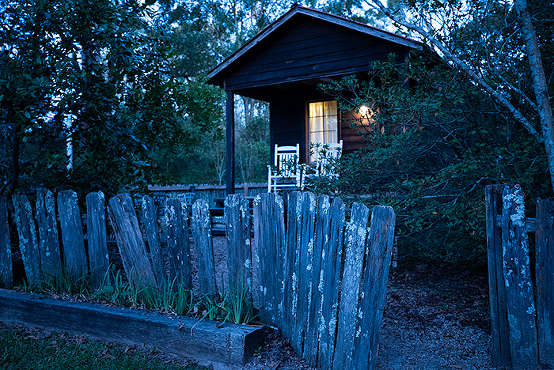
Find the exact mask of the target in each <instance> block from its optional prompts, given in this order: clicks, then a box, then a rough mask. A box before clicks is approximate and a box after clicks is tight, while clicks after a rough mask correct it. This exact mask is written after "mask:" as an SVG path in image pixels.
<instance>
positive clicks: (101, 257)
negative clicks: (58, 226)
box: [86, 191, 110, 287]
mask: <svg viewBox="0 0 554 370" xmlns="http://www.w3.org/2000/svg"><path fill="white" fill-rule="evenodd" d="M86 203H87V240H88V256H89V262H90V273H91V277H92V281H93V283H94V284H95V286H96V287H100V285H101V284H102V279H103V278H104V276H105V275H106V273H107V272H108V270H109V268H110V258H109V256H108V234H107V231H106V204H105V198H104V193H102V192H101V191H99V192H95V193H90V194H87V197H86Z"/></svg>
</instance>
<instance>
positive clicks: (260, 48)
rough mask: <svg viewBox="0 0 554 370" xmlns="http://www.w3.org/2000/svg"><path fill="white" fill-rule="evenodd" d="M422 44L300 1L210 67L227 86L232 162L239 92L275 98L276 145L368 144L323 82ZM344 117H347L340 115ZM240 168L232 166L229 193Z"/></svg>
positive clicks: (363, 71) (303, 154) (303, 155)
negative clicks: (320, 86) (324, 89)
mask: <svg viewBox="0 0 554 370" xmlns="http://www.w3.org/2000/svg"><path fill="white" fill-rule="evenodd" d="M421 48H422V44H420V43H419V42H416V41H414V40H411V39H408V38H405V37H402V36H399V35H396V34H393V33H390V32H388V31H384V30H381V29H378V28H375V27H371V26H368V25H366V24H363V23H358V22H353V21H351V20H348V19H346V18H343V17H339V16H335V15H332V14H329V13H325V12H321V11H318V10H314V9H310V8H306V7H302V6H298V5H295V6H293V7H292V8H291V9H290V10H289V11H288V12H287V13H285V14H284V15H283V16H282V17H280V18H279V19H277V20H276V21H275V22H273V23H272V24H270V25H269V26H267V27H266V28H265V29H264V30H262V31H261V32H260V33H259V34H258V35H256V36H255V37H254V38H252V39H251V40H250V41H248V42H247V43H245V44H244V45H243V46H242V47H241V48H240V49H238V50H237V51H236V52H235V53H233V54H232V55H231V56H229V57H228V58H227V59H226V60H225V61H223V62H222V63H221V64H220V65H218V66H217V67H216V68H215V69H214V70H213V71H211V72H210V74H209V77H210V79H209V83H211V84H214V85H217V86H220V87H222V88H223V89H225V91H226V92H227V117H226V121H227V122H226V128H227V168H228V169H229V168H233V169H234V94H238V95H242V96H247V97H250V98H254V99H258V100H264V101H267V102H269V112H270V140H271V147H273V146H274V144H278V145H296V144H300V161H301V162H308V161H309V160H310V158H309V157H308V156H309V154H308V152H309V144H310V143H317V142H319V143H323V144H326V143H332V142H338V141H339V140H343V152H344V153H348V152H351V151H353V150H355V149H357V148H359V147H360V146H361V145H363V143H364V142H363V140H362V138H361V137H360V136H359V134H358V130H356V129H352V128H350V123H348V122H342V120H341V114H340V112H339V111H338V109H337V103H336V101H335V100H334V99H333V98H332V97H330V96H328V95H326V94H324V93H323V92H321V91H319V90H318V88H317V84H319V83H321V82H329V81H331V80H333V79H339V78H341V77H343V76H348V75H352V74H359V75H360V76H364V75H365V76H367V72H368V71H369V68H370V63H371V62H374V61H381V60H383V61H384V60H387V59H388V56H389V54H391V53H395V55H396V56H397V58H398V59H399V61H400V62H401V61H404V60H405V59H406V58H407V56H408V53H409V52H410V51H411V50H413V49H421ZM341 122H342V123H341ZM234 180H235V179H234V171H227V178H226V181H227V190H228V193H231V192H233V189H234V186H233V184H234V182H235V181H234Z"/></svg>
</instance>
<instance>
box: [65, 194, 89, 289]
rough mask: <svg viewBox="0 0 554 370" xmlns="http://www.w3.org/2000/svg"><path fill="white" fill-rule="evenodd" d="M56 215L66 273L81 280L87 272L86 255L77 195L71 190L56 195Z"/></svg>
mask: <svg viewBox="0 0 554 370" xmlns="http://www.w3.org/2000/svg"><path fill="white" fill-rule="evenodd" d="M58 215H59V217H60V230H61V233H62V247H63V255H64V263H65V265H66V267H67V273H68V274H69V276H71V277H72V278H74V279H78V278H81V277H83V276H85V275H86V274H87V272H88V268H87V255H86V250H85V238H84V236H83V222H82V221H81V213H80V211H79V205H78V199H77V193H75V192H74V191H73V190H65V191H62V192H60V193H58Z"/></svg>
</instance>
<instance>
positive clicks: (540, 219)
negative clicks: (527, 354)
mask: <svg viewBox="0 0 554 370" xmlns="http://www.w3.org/2000/svg"><path fill="white" fill-rule="evenodd" d="M553 220H554V204H553V203H552V202H551V201H549V200H539V201H538V202H537V220H536V231H535V255H536V259H535V264H536V269H535V276H536V279H535V282H536V292H537V295H536V302H537V331H538V345H539V362H540V363H541V364H542V365H548V366H549V367H552V366H553V365H554V222H553Z"/></svg>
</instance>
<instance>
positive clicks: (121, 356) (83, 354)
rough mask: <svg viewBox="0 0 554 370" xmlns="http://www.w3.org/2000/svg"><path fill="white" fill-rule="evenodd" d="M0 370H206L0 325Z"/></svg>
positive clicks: (134, 349)
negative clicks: (69, 369)
mask: <svg viewBox="0 0 554 370" xmlns="http://www.w3.org/2000/svg"><path fill="white" fill-rule="evenodd" d="M0 365H1V367H2V369H18V370H22V369H45V370H46V369H56V370H57V369H68V368H72V369H144V370H147V369H148V370H157V369H189V370H193V369H194V370H196V369H198V370H203V369H207V368H206V367H203V366H198V365H195V364H194V363H192V362H191V361H188V360H186V359H181V360H180V361H177V360H176V359H172V358H170V357H168V356H165V355H164V354H163V353H160V352H159V351H157V350H156V349H152V348H150V349H147V348H144V347H141V346H136V345H129V346H123V345H117V344H112V343H106V342H99V341H95V340H91V339H89V338H86V337H84V336H79V335H71V334H67V333H63V332H61V333H57V332H48V331H44V330H38V329H29V328H26V327H14V326H7V325H5V324H3V323H0Z"/></svg>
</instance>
